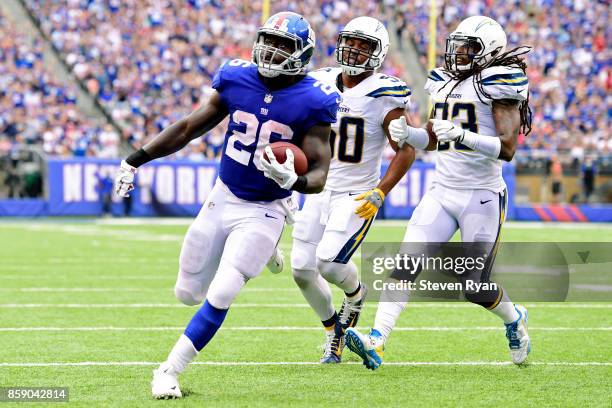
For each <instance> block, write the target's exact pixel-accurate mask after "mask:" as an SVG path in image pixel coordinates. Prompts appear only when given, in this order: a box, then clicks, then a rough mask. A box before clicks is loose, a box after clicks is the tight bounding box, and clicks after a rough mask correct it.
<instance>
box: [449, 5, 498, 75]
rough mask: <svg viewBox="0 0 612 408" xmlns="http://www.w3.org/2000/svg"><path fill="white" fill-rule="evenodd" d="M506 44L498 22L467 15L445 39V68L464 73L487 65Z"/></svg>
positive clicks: (483, 17)
mask: <svg viewBox="0 0 612 408" xmlns="http://www.w3.org/2000/svg"><path fill="white" fill-rule="evenodd" d="M507 43H508V41H507V39H506V33H505V32H504V29H503V28H502V26H501V25H499V23H498V22H497V21H495V20H493V19H492V18H489V17H485V16H473V17H468V18H466V19H465V20H463V21H462V22H461V23H459V25H458V26H457V28H456V29H455V31H453V32H452V33H450V34H449V36H448V38H447V39H446V53H445V54H444V62H445V65H446V70H447V71H450V72H465V71H470V70H472V69H475V68H483V67H486V66H487V65H488V64H489V63H490V62H491V61H492V60H493V59H494V58H495V57H496V56H498V55H500V54H502V53H503V52H504V51H505V50H506V44H507ZM457 57H459V60H458V59H457Z"/></svg>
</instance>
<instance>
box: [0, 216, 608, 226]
mask: <svg viewBox="0 0 612 408" xmlns="http://www.w3.org/2000/svg"><path fill="white" fill-rule="evenodd" d="M193 220H194V218H174V217H171V218H163V217H155V218H147V217H145V218H110V219H103V218H99V219H96V218H92V219H91V220H85V221H79V222H75V221H71V220H70V219H61V220H57V219H54V218H41V219H37V220H36V221H32V220H23V221H22V220H15V219H6V220H2V219H0V224H1V225H2V226H3V227H4V226H6V227H15V228H24V227H25V226H40V228H45V227H49V228H53V229H57V228H58V227H60V226H63V225H70V226H82V227H85V226H105V225H113V226H155V225H169V226H175V225H176V226H186V225H190V224H191V223H192V222H193ZM374 225H375V226H378V227H394V228H396V227H400V228H405V227H406V226H407V225H408V220H407V219H405V220H376V221H375V224H374ZM504 228H508V229H515V228H516V229H541V228H559V229H600V228H604V229H609V228H612V223H605V222H590V223H579V222H574V223H572V222H538V221H528V222H525V221H523V222H521V221H508V222H505V223H504Z"/></svg>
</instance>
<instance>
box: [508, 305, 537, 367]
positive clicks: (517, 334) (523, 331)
mask: <svg viewBox="0 0 612 408" xmlns="http://www.w3.org/2000/svg"><path fill="white" fill-rule="evenodd" d="M514 308H515V309H516V311H517V312H518V314H519V318H518V319H517V320H516V321H515V322H512V323H509V324H506V337H507V338H508V348H509V349H510V358H511V359H512V362H513V363H514V364H523V363H524V362H525V360H527V356H528V355H529V352H530V351H531V340H530V339H529V334H528V333H527V319H528V314H527V309H525V308H524V307H523V306H521V305H514Z"/></svg>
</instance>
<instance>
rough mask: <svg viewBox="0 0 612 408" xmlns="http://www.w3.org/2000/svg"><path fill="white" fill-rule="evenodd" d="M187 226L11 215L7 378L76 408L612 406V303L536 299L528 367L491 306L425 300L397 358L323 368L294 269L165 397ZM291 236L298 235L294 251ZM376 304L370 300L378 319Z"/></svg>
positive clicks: (0, 335) (543, 235)
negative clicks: (513, 357) (55, 390)
mask: <svg viewBox="0 0 612 408" xmlns="http://www.w3.org/2000/svg"><path fill="white" fill-rule="evenodd" d="M111 221H112V220H111ZM186 229H187V224H186V223H185V222H178V223H172V221H171V223H170V224H168V225H164V224H162V225H157V224H156V225H149V224H148V223H147V222H146V221H145V223H135V224H134V225H128V224H122V223H113V222H110V223H107V222H104V221H95V220H49V221H45V220H43V221H20V220H10V221H5V222H1V223H0V242H1V243H2V245H0V297H1V300H0V387H5V386H41V387H42V386H64V387H69V389H70V405H75V406H84V407H85V406H86V407H92V406H121V407H124V406H162V405H167V406H173V407H174V406H214V407H218V406H227V407H253V406H303V407H313V406H324V407H331V406H345V407H346V406H359V407H364V406H367V407H392V406H419V407H420V406H435V407H439V406H496V405H497V406H499V405H502V404H503V405H510V406H534V405H544V406H559V407H566V406H606V407H609V406H610V400H611V396H612V314H611V312H612V303H605V302H598V303H589V302H581V303H557V304H552V303H537V304H534V303H530V304H527V305H526V306H527V307H528V309H529V313H530V335H531V338H532V341H533V351H532V354H531V355H530V364H528V365H526V366H523V367H516V366H513V365H511V364H508V363H507V362H508V361H509V356H508V352H507V345H506V341H505V337H504V330H503V325H501V323H500V322H499V320H498V319H497V318H496V317H495V316H492V315H491V314H490V313H488V312H486V311H483V310H481V309H480V308H478V307H477V306H472V305H468V304H459V303H413V304H411V305H409V307H408V308H407V310H406V311H405V312H404V314H403V315H402V317H401V319H400V321H399V323H398V330H396V331H395V332H394V333H393V334H392V336H391V338H390V340H389V343H388V345H387V352H386V356H385V357H386V359H385V364H384V365H383V366H382V367H381V368H380V369H379V370H377V371H375V372H371V371H368V370H366V369H365V368H364V367H363V366H361V365H360V364H359V361H358V359H357V358H356V357H355V356H354V355H351V354H350V352H349V351H348V350H346V352H345V355H344V363H343V364H341V365H337V366H321V365H319V364H316V362H317V361H318V359H319V357H320V354H321V350H320V346H321V344H322V343H323V331H322V330H321V329H320V327H319V326H320V324H319V323H318V319H317V317H316V315H315V313H314V312H313V311H311V310H310V309H309V308H307V307H306V304H305V301H304V299H303V298H302V296H301V294H300V292H299V290H298V289H297V287H296V286H295V285H294V283H293V280H292V278H291V273H290V271H289V270H288V268H286V270H285V271H284V272H283V273H282V274H280V275H271V274H270V273H269V272H268V271H264V272H263V273H262V275H261V277H259V278H257V279H255V280H253V281H252V282H249V284H248V285H247V287H246V288H245V290H244V291H243V293H241V294H240V296H239V298H238V300H237V302H236V304H235V305H234V306H233V307H232V309H231V311H230V313H229V314H228V318H227V320H226V321H225V324H224V326H223V327H222V328H221V330H220V331H219V333H218V334H217V336H216V337H215V338H214V339H213V340H212V342H211V343H210V344H209V345H208V347H206V348H205V349H204V350H203V352H202V353H201V354H200V356H199V358H198V360H197V364H195V365H193V366H191V367H190V368H189V369H188V370H187V371H186V372H185V373H184V375H183V376H182V377H181V386H182V389H183V391H184V393H185V394H186V397H185V398H184V399H182V400H177V401H165V402H163V401H154V400H152V398H151V396H150V385H149V383H150V380H151V371H152V370H153V369H154V368H155V367H156V365H157V364H158V363H159V362H160V361H162V360H164V359H165V357H166V355H167V353H168V351H169V350H170V348H171V347H172V345H173V344H174V342H175V340H176V339H177V337H178V336H179V334H180V333H181V332H182V330H183V328H184V326H185V324H186V323H187V322H188V321H189V319H190V317H191V316H192V314H193V313H194V312H195V310H197V309H196V308H189V307H187V306H183V305H181V304H179V303H178V302H177V301H176V300H175V298H174V294H173V286H174V281H175V276H176V271H177V265H178V254H179V251H180V245H181V242H182V237H183V234H184V233H185V231H186ZM403 231H404V228H403V227H402V226H401V224H400V223H387V224H383V223H378V225H376V224H375V225H374V227H373V228H372V229H371V231H370V233H369V236H368V238H367V239H368V241H372V242H374V241H393V240H400V239H401V237H402V235H403ZM502 239H503V240H505V241H530V242H531V241H533V242H541V241H583V242H595V241H597V242H612V226H610V225H607V226H606V225H586V226H585V225H581V226H579V227H578V228H572V227H568V226H559V225H553V226H545V227H542V226H541V225H534V224H523V225H521V224H516V223H515V224H510V225H508V226H507V228H505V230H504V232H503V237H502ZM290 245H291V240H290V231H285V235H284V237H283V240H282V246H283V249H284V250H285V254H286V255H288V252H289V250H290ZM286 263H288V262H286ZM609 272H610V271H608V273H609ZM608 281H609V279H608ZM341 299H342V298H341V293H340V292H339V291H336V292H335V301H336V304H337V305H339V303H340V302H341ZM374 313H375V304H368V307H367V308H366V311H365V313H364V315H363V317H362V320H361V321H360V323H361V324H362V325H363V327H364V328H366V327H369V325H370V324H372V322H373V319H374ZM9 405H10V404H9ZM9 405H7V406H9ZM26 405H27V404H19V405H16V406H26Z"/></svg>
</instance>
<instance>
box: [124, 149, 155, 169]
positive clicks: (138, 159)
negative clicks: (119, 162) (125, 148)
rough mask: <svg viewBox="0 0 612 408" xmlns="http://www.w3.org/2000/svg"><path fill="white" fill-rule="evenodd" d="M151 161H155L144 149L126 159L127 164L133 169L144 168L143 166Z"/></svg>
mask: <svg viewBox="0 0 612 408" xmlns="http://www.w3.org/2000/svg"><path fill="white" fill-rule="evenodd" d="M151 160H153V158H152V157H151V156H150V155H149V153H147V152H146V151H145V150H144V149H142V148H141V149H139V150H137V151H135V152H134V153H132V154H130V155H129V157H128V158H127V159H125V161H126V162H127V164H129V165H130V166H133V167H139V166H142V165H143V164H145V163H148V162H150V161H151Z"/></svg>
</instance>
